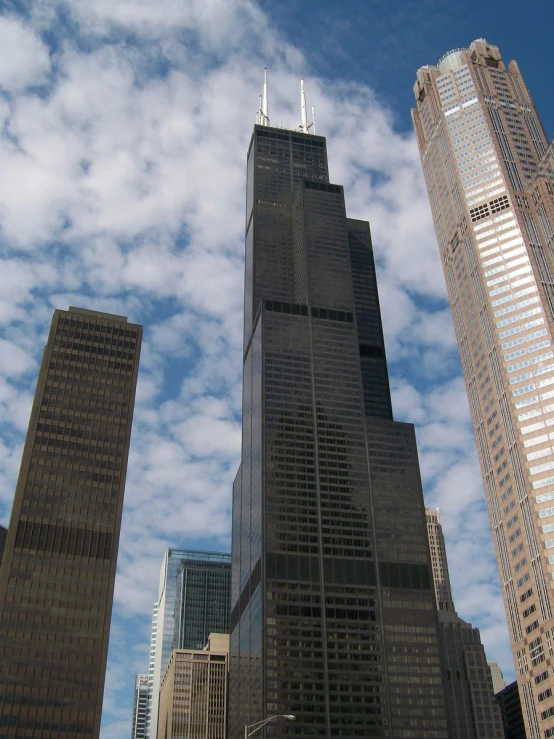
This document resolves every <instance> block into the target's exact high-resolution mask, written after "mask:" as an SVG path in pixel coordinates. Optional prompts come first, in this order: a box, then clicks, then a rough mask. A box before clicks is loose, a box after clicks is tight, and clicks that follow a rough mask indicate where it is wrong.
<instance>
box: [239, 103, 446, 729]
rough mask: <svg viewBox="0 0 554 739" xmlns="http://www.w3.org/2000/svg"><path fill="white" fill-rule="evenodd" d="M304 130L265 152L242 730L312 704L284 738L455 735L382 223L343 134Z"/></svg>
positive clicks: (255, 282) (253, 283)
mask: <svg viewBox="0 0 554 739" xmlns="http://www.w3.org/2000/svg"><path fill="white" fill-rule="evenodd" d="M260 119H261V120H262V121H263V122H264V123H267V114H266V113H265V112H262V115H261V116H260ZM303 128H304V131H301V132H295V131H288V130H284V129H279V128H272V127H270V126H269V125H256V126H255V128H254V132H253V135H252V140H251V143H250V148H249V151H248V164H247V191H246V260H245V263H246V275H245V280H246V284H245V311H244V312H245V323H244V375H243V408H242V431H243V436H242V463H241V466H240V469H239V471H238V474H237V476H236V479H235V483H234V488H233V543H232V556H233V578H232V599H231V603H232V612H231V672H230V699H229V714H230V717H229V736H230V738H231V739H240V737H242V736H243V735H244V726H245V725H246V724H251V723H253V722H256V721H259V720H260V719H262V718H264V717H265V716H269V715H272V714H294V715H295V716H296V721H294V722H288V721H284V722H278V721H275V722H272V723H271V724H270V725H269V726H268V728H267V735H268V736H272V737H282V736H285V735H287V736H290V735H295V736H319V737H328V738H330V737H339V736H340V737H401V736H410V737H412V738H416V737H446V736H447V727H446V714H445V704H444V696H443V686H442V683H441V669H440V661H439V637H438V624H437V613H436V608H435V602H434V593H433V588H432V580H431V571H430V558H429V547H428V542H427V532H426V524H425V510H424V505H423V497H422V490H421V482H420V473H419V464H418V457H417V450H416V442H415V436H414V429H413V426H411V425H410V424H406V423H398V422H395V421H393V418H392V411H391V399H390V392H389V382H388V373H387V364H386V358H385V349H384V343H383V332H382V326H381V316H380V310H379V299H378V294H377V284H376V278H375V266H374V260H373V253H372V246H371V238H370V232H369V224H368V223H367V222H365V221H358V220H352V219H348V218H347V217H346V214H345V203H344V193H343V188H342V187H341V186H340V185H335V184H331V183H330V182H329V178H328V168H327V153H326V143H325V139H324V138H323V137H321V136H316V135H313V134H310V133H306V132H305V131H306V130H307V128H308V127H307V125H304V126H303ZM399 512H401V513H400V514H399Z"/></svg>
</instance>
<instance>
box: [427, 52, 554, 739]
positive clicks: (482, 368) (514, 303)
mask: <svg viewBox="0 0 554 739" xmlns="http://www.w3.org/2000/svg"><path fill="white" fill-rule="evenodd" d="M414 92H415V97H416V101H417V109H416V110H414V111H413V120H414V126H415V130H416V133H417V140H418V144H419V149H420V154H421V161H422V165H423V171H424V175H425V182H426V185H427V190H428V193H429V200H430V204H431V211H432V214H433V219H434V222H435V229H436V233H437V239H438V243H439V249H440V255H441V260H442V265H443V268H444V273H445V277H446V284H447V289H448V296H449V300H450V304H451V308H452V315H453V319H454V328H455V331H456V336H457V340H458V346H459V350H460V356H461V360H462V368H463V372H464V378H465V383H466V389H467V393H468V397H469V405H470V409H471V414H472V421H473V426H474V430H475V436H476V439H477V449H478V453H479V460H480V464H481V471H482V475H483V482H484V487H485V495H486V499H487V505H488V510H489V517H490V522H491V527H492V530H493V539H494V546H495V551H496V557H497V562H498V567H499V571H500V579H501V583H502V589H503V595H504V604H505V608H506V614H507V618H508V627H509V631H510V638H511V642H512V650H513V656H514V663H515V666H516V673H517V679H518V684H519V690H520V693H521V696H522V704H523V713H524V717H525V722H526V731H527V735H528V737H529V739H539V738H540V739H547V738H548V737H552V736H554V693H553V691H554V675H553V666H554V631H553V629H554V618H553V612H552V609H553V601H554V590H553V586H554V580H553V575H554V472H553V471H554V451H553V441H554V429H553V430H551V428H550V427H554V346H553V332H554V259H553V254H554V153H553V149H552V145H551V146H550V147H549V146H548V142H547V139H546V137H545V134H544V130H543V128H542V126H541V123H540V120H539V117H538V115H537V112H536V110H535V107H534V105H533V101H532V100H531V96H530V94H529V91H528V90H527V87H526V86H525V82H524V80H523V78H522V76H521V73H520V71H519V68H518V66H517V64H516V63H515V62H514V61H512V62H510V63H509V64H508V65H506V64H505V63H504V61H503V59H502V56H501V54H500V50H499V49H498V47H496V46H493V45H492V44H489V43H488V42H487V41H485V40H484V39H478V40H477V41H474V42H473V43H472V44H471V45H470V47H469V48H468V49H455V50H454V51H451V52H449V53H448V54H446V55H445V56H444V57H443V58H442V59H441V60H440V61H439V62H438V64H437V65H436V66H425V67H422V68H421V69H420V70H418V73H417V80H416V84H415V87H414Z"/></svg>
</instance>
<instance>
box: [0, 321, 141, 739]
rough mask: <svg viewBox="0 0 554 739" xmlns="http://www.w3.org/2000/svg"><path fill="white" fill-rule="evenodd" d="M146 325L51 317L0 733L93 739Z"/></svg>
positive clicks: (0, 658) (15, 517)
mask: <svg viewBox="0 0 554 739" xmlns="http://www.w3.org/2000/svg"><path fill="white" fill-rule="evenodd" d="M141 338H142V328H141V326H137V325H134V324H130V323H127V319H126V318H123V317H122V316H114V315H111V314H107V313H97V312H93V311H88V310H83V309H80V308H70V309H69V310H68V311H60V310H57V311H55V313H54V317H53V319H52V326H51V329H50V335H49V337H48V343H47V344H46V348H45V350H44V355H43V359H42V366H41V368H40V373H39V378H38V384H37V389H36V393H35V398H34V403H33V409H32V411H31V419H30V421H29V430H28V432H27V438H26V441H25V447H24V449H23V458H22V461H21V470H20V473H19V478H18V481H17V487H16V492H15V499H14V504H13V509H12V515H11V520H10V526H9V529H8V537H7V541H6V549H5V552H4V561H3V564H2V568H1V569H0V737H2V738H6V739H7V738H10V739H11V738H12V737H13V738H14V739H15V738H17V739H31V738H32V739H37V738H38V739H97V737H98V735H99V731H100V714H101V709H102V696H103V692H104V674H105V670H106V657H107V651H108V634H109V628H110V618H111V610H112V598H113V589H114V579H115V568H116V559H117V548H118V542H119V528H120V524H121V510H122V506H123V491H124V487H125V475H126V471H127V456H128V452H129V440H130V435H131V420H132V417H133V406H134V399H135V387H136V381H137V371H138V362H139V353H140V344H141Z"/></svg>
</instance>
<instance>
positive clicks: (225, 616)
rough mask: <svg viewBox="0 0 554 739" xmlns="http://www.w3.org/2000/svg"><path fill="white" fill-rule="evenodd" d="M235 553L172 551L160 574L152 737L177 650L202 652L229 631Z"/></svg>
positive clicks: (150, 730) (151, 723)
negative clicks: (213, 637)
mask: <svg viewBox="0 0 554 739" xmlns="http://www.w3.org/2000/svg"><path fill="white" fill-rule="evenodd" d="M230 592H231V555H229V554H221V553H219V552H196V551H190V550H188V549H168V550H167V552H166V553H165V556H164V560H163V563H162V567H161V571H160V587H159V592H158V605H157V614H156V627H155V629H156V637H155V646H154V643H153V649H152V648H151V654H150V661H151V662H152V656H153V657H154V659H153V662H154V667H153V677H152V686H151V695H150V697H149V701H150V706H151V708H150V717H149V721H148V723H147V736H149V737H151V739H155V736H156V733H155V729H156V726H157V725H158V710H159V699H160V688H161V682H162V678H163V676H164V674H165V671H166V668H167V665H168V664H169V660H170V658H171V653H172V651H173V649H202V648H203V647H204V645H205V644H206V642H207V641H208V636H209V635H210V634H211V633H223V634H225V633H227V634H228V633H229V621H230V615H229V614H230ZM152 651H153V652H154V654H153V655H152Z"/></svg>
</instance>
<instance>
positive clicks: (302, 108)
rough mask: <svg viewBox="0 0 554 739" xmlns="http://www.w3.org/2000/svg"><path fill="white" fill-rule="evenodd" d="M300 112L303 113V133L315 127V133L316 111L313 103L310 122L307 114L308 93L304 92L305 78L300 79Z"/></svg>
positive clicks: (301, 128) (301, 124) (301, 125)
mask: <svg viewBox="0 0 554 739" xmlns="http://www.w3.org/2000/svg"><path fill="white" fill-rule="evenodd" d="M300 112H301V115H302V123H300V126H299V128H300V130H301V131H302V133H309V131H310V128H312V126H313V128H314V130H313V133H315V113H314V106H313V105H312V122H311V123H308V118H307V116H306V94H305V93H304V80H300Z"/></svg>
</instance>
